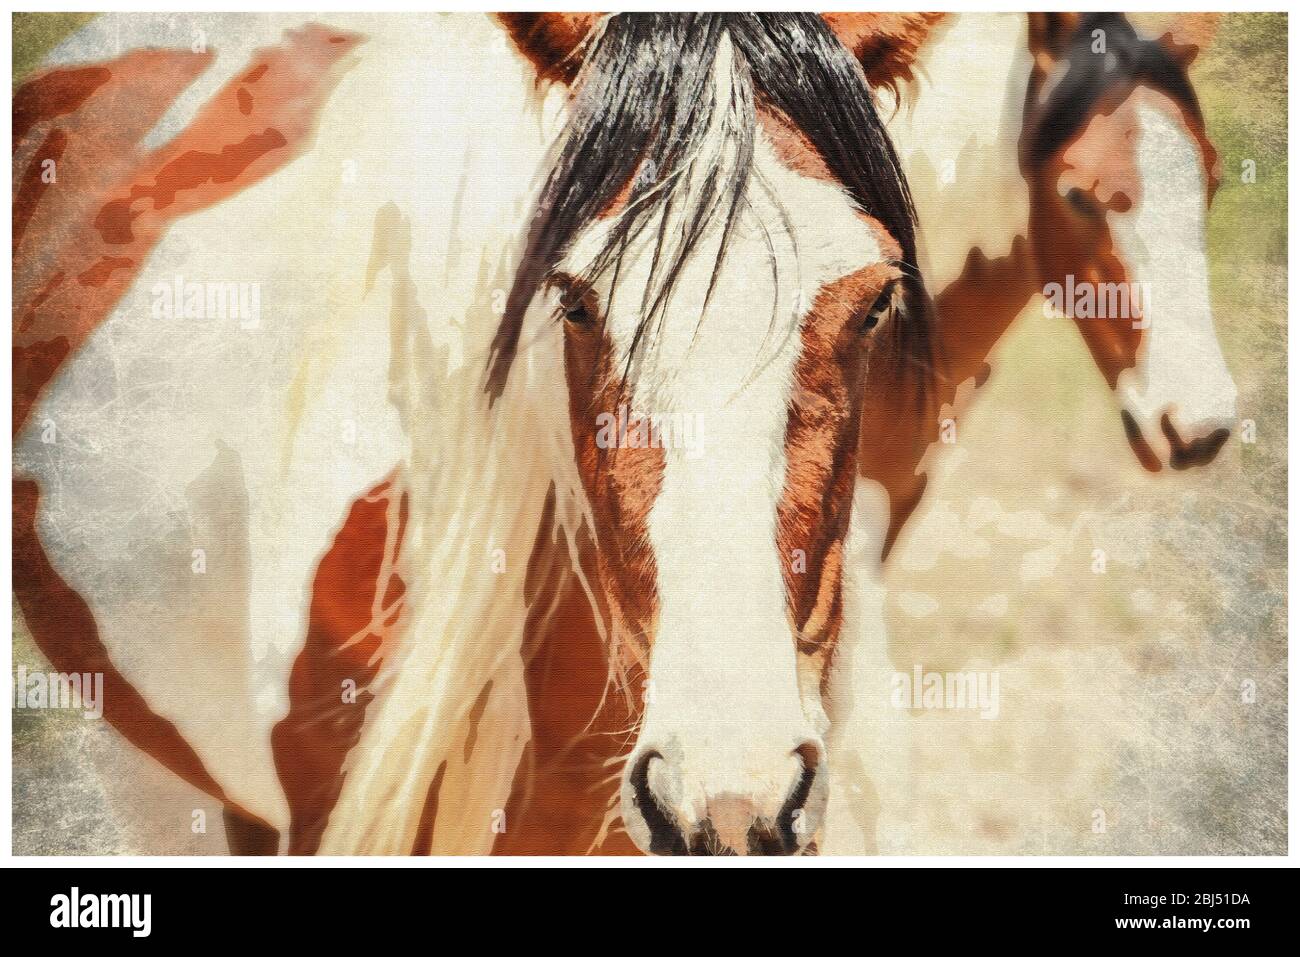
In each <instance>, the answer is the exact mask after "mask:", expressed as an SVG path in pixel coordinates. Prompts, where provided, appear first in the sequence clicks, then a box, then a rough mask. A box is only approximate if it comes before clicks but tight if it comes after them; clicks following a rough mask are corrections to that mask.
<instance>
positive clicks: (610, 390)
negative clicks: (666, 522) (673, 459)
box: [557, 277, 664, 665]
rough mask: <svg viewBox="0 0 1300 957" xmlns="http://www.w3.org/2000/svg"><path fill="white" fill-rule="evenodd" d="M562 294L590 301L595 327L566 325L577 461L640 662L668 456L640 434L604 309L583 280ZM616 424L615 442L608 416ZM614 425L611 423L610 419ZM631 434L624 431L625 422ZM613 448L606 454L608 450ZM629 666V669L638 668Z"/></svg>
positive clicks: (616, 622) (615, 610)
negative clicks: (654, 518) (653, 527)
mask: <svg viewBox="0 0 1300 957" xmlns="http://www.w3.org/2000/svg"><path fill="white" fill-rule="evenodd" d="M557 282H559V283H560V284H561V286H562V287H563V288H562V289H561V295H562V296H576V297H580V298H582V299H583V300H584V301H585V304H586V305H585V308H586V311H587V315H588V316H589V322H587V323H586V324H584V325H582V326H578V325H575V324H574V323H571V322H568V321H564V373H565V381H566V382H567V384H568V388H569V422H570V427H571V430H572V434H573V447H574V456H575V460H576V463H577V466H578V475H579V477H580V478H581V480H582V485H583V489H584V490H585V491H586V493H587V498H588V500H589V501H590V503H591V507H592V512H593V514H594V518H595V523H596V544H597V564H598V568H599V573H600V574H599V578H600V581H601V583H602V585H603V586H604V590H605V594H606V597H607V599H608V600H609V603H610V609H609V610H610V616H611V625H612V628H613V631H614V634H615V635H617V636H619V638H618V640H617V641H616V642H615V644H616V646H617V649H618V650H619V651H620V652H621V653H623V654H627V655H630V656H631V659H637V658H639V657H641V656H643V655H644V653H645V652H646V651H648V648H649V638H648V636H649V635H651V634H653V630H654V624H655V620H656V618H657V617H658V612H659V597H658V572H657V569H656V567H655V558H654V553H653V551H652V550H651V548H650V541H649V520H650V509H651V508H652V507H653V505H654V501H655V499H656V498H657V497H658V495H659V490H660V488H661V487H662V484H663V473H664V450H663V449H662V448H661V447H658V444H657V443H656V442H654V437H653V435H649V439H650V442H649V444H646V443H644V442H643V439H644V438H646V436H647V434H648V429H649V427H648V425H647V426H646V432H644V433H643V432H642V431H641V430H640V429H638V428H637V425H638V418H637V416H638V413H639V411H640V410H637V409H635V408H634V407H633V404H632V397H631V393H630V389H629V385H630V383H628V382H626V381H624V376H623V370H622V369H619V368H616V367H615V365H614V359H613V354H612V353H613V345H612V343H611V342H610V339H609V337H608V335H606V333H605V330H604V324H603V320H602V319H601V317H600V303H599V302H598V301H597V297H596V295H595V293H594V291H592V290H591V289H589V288H586V289H584V288H582V287H581V286H580V285H579V281H577V280H574V279H571V278H569V277H560V278H559V279H558V280H557ZM604 416H611V417H612V419H613V421H614V423H615V430H616V432H615V434H614V435H613V436H612V437H613V439H614V441H613V442H612V443H609V442H601V441H599V440H600V439H601V438H602V436H603V437H605V438H609V437H610V436H609V433H608V427H607V425H605V424H604V423H603V422H602V417H604ZM605 421H607V420H605ZM624 423H626V426H627V431H626V433H622V432H621V429H622V428H623V424H624ZM602 444H604V445H607V446H611V447H606V448H601V445H602ZM632 663H634V661H632V660H629V661H628V662H626V664H629V665H630V664H632Z"/></svg>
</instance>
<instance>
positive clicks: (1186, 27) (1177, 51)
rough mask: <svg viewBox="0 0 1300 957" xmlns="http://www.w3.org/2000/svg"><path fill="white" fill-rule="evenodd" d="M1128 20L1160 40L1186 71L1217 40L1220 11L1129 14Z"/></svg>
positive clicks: (1221, 15) (1141, 30)
mask: <svg viewBox="0 0 1300 957" xmlns="http://www.w3.org/2000/svg"><path fill="white" fill-rule="evenodd" d="M1127 16H1128V19H1129V22H1130V23H1132V24H1133V26H1134V28H1135V29H1137V30H1138V32H1139V33H1141V34H1142V35H1143V36H1147V37H1155V38H1158V39H1157V41H1156V42H1158V43H1159V44H1160V45H1161V46H1162V47H1164V48H1165V50H1166V51H1167V52H1168V53H1169V55H1170V56H1171V57H1173V58H1174V60H1175V61H1176V62H1177V63H1178V64H1179V65H1180V66H1181V67H1182V68H1183V69H1184V70H1185V69H1187V68H1188V67H1189V66H1191V65H1192V61H1193V60H1195V59H1196V57H1197V55H1198V54H1199V53H1200V52H1201V51H1202V50H1204V49H1205V48H1206V47H1208V46H1209V45H1210V44H1211V43H1212V42H1213V41H1214V35H1215V34H1216V33H1217V32H1218V29H1219V20H1220V19H1222V17H1223V14H1221V13H1178V14H1169V13H1130V14H1128V15H1127Z"/></svg>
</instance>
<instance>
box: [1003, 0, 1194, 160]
mask: <svg viewBox="0 0 1300 957" xmlns="http://www.w3.org/2000/svg"><path fill="white" fill-rule="evenodd" d="M1095 30H1101V31H1103V32H1104V35H1105V42H1106V49H1105V52H1104V53H1094V52H1093V51H1092V44H1093V38H1092V34H1093V31H1095ZM1061 60H1062V62H1063V63H1064V64H1065V65H1066V66H1065V73H1064V74H1063V75H1062V77H1061V79H1060V81H1059V82H1057V84H1056V86H1054V87H1053V88H1052V90H1051V92H1050V93H1049V94H1048V97H1047V102H1045V103H1043V104H1042V105H1039V106H1034V105H1032V104H1031V107H1030V109H1028V110H1027V111H1026V113H1027V117H1028V120H1027V129H1026V137H1025V140H1024V143H1023V145H1022V148H1021V156H1022V162H1025V163H1027V164H1028V165H1027V167H1026V168H1028V169H1036V168H1038V167H1040V166H1041V165H1042V164H1044V163H1046V162H1047V161H1048V160H1050V159H1051V158H1052V157H1053V156H1055V155H1056V154H1057V152H1058V151H1059V150H1060V149H1061V148H1062V147H1063V146H1065V144H1066V143H1068V142H1069V141H1070V140H1071V139H1073V138H1074V137H1075V136H1076V135H1077V134H1078V133H1080V132H1081V131H1082V129H1083V126H1084V124H1085V123H1087V122H1088V120H1090V119H1091V118H1092V117H1093V116H1095V115H1096V114H1097V113H1099V112H1101V113H1104V112H1107V111H1108V110H1110V109H1113V108H1114V107H1115V106H1118V105H1119V104H1120V103H1122V102H1123V101H1124V100H1125V99H1127V98H1128V96H1129V95H1130V94H1131V93H1132V91H1133V90H1134V88H1136V87H1138V86H1146V87H1150V88H1151V89H1154V90H1158V91H1160V92H1161V93H1164V94H1165V95H1166V96H1168V97H1169V98H1170V99H1172V100H1173V101H1174V102H1175V103H1177V104H1178V106H1179V107H1181V108H1182V109H1183V110H1185V111H1186V112H1187V115H1188V116H1189V117H1190V118H1191V119H1193V120H1195V121H1196V122H1197V123H1200V122H1201V107H1200V104H1199V103H1198V102H1197V99H1196V91H1195V90H1193V89H1192V85H1191V83H1190V82H1189V81H1188V79H1187V74H1186V72H1185V71H1184V69H1183V67H1182V66H1181V65H1180V64H1179V63H1178V62H1177V61H1176V60H1175V59H1174V58H1173V56H1172V55H1171V54H1170V53H1169V51H1168V50H1166V49H1165V48H1164V46H1162V45H1161V44H1160V43H1158V42H1157V41H1155V40H1145V39H1143V38H1142V37H1141V36H1139V35H1138V33H1137V31H1136V30H1134V29H1133V25H1132V24H1131V23H1129V22H1128V20H1127V19H1125V17H1124V15H1123V14H1121V13H1090V14H1087V15H1085V16H1084V17H1082V18H1081V19H1080V21H1079V25H1078V27H1077V28H1076V29H1075V31H1074V34H1073V35H1072V36H1071V37H1070V39H1069V41H1068V44H1067V46H1066V50H1065V53H1064V55H1063V56H1062V58H1061ZM1030 92H1031V95H1032V93H1033V92H1034V91H1033V90H1032V89H1031V91H1030Z"/></svg>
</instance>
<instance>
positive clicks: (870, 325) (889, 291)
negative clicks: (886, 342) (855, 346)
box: [858, 283, 894, 332]
mask: <svg viewBox="0 0 1300 957" xmlns="http://www.w3.org/2000/svg"><path fill="white" fill-rule="evenodd" d="M893 304H894V286H893V284H892V283H891V284H890V285H888V286H886V287H885V288H884V289H883V290H882V291H881V293H880V295H879V296H877V297H876V301H875V302H874V303H872V305H871V308H870V309H868V310H867V315H866V317H865V318H863V320H862V324H861V325H859V326H858V331H859V332H870V331H871V330H872V329H874V328H876V326H878V325H880V320H881V319H882V318H884V316H885V315H886V313H888V312H889V310H890V308H891V307H892V306H893Z"/></svg>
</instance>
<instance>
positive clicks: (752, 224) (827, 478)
mask: <svg viewBox="0 0 1300 957" xmlns="http://www.w3.org/2000/svg"><path fill="white" fill-rule="evenodd" d="M756 146H757V149H756V159H755V168H754V176H753V180H752V182H753V183H755V184H756V183H757V182H758V181H760V180H761V181H762V182H763V183H766V184H767V185H768V186H769V187H771V188H770V190H759V189H756V188H755V189H751V191H750V195H749V204H748V211H747V212H746V213H745V214H743V216H742V218H741V220H740V221H739V222H738V223H737V226H736V228H735V230H734V232H733V234H732V236H731V238H730V241H729V244H728V248H727V251H726V255H725V256H724V257H723V259H722V260H721V263H720V266H719V268H718V272H717V274H716V278H715V275H714V269H715V264H717V263H718V262H719V261H718V258H717V255H718V248H717V245H716V244H717V236H716V235H714V234H708V235H706V237H705V239H704V240H703V241H702V242H701V243H700V244H699V247H698V248H697V250H696V251H695V252H694V253H693V254H692V255H690V256H689V257H688V258H687V260H686V261H685V262H684V263H683V266H682V269H681V272H680V275H679V277H678V279H677V282H676V284H675V287H674V292H673V294H672V297H671V300H670V301H669V303H668V306H667V308H666V309H665V310H664V312H663V315H662V318H661V320H659V321H657V322H656V323H655V324H654V325H652V326H650V327H648V328H647V327H646V325H645V324H644V302H645V300H646V297H647V287H648V286H649V284H650V281H651V280H650V277H651V274H652V272H653V271H654V269H655V255H656V245H655V242H654V241H653V236H655V235H658V233H659V227H660V226H661V225H662V226H663V228H664V229H666V230H670V231H671V230H676V229H678V228H680V224H679V223H678V222H676V221H674V219H673V213H672V212H671V210H666V211H665V213H664V214H663V215H665V216H667V221H666V222H662V223H654V224H652V228H651V229H649V230H647V231H646V239H645V241H643V242H640V243H637V244H634V245H633V246H632V247H631V248H630V249H628V250H627V252H626V253H625V254H624V256H623V258H622V260H621V262H620V265H619V268H618V270H617V276H615V275H614V274H613V270H607V271H605V272H604V273H602V274H601V275H600V277H599V278H598V279H597V280H596V281H595V282H593V283H592V284H591V285H588V286H583V285H580V284H578V283H577V282H576V280H574V279H572V278H570V277H573V276H580V275H584V274H586V273H587V272H589V268H588V265H589V260H590V257H591V256H593V255H595V254H596V251H598V250H600V249H602V248H603V247H604V245H605V239H606V238H605V236H603V235H602V232H603V228H604V227H603V226H601V225H597V226H596V227H594V228H593V229H590V230H588V231H587V233H586V234H584V235H582V236H580V237H579V238H578V240H577V241H576V242H575V243H574V245H573V247H572V249H571V250H570V252H569V254H568V255H567V256H566V257H565V259H564V261H563V262H562V263H561V264H560V269H559V270H558V271H557V274H556V276H557V278H556V279H555V280H553V282H552V285H553V286H554V287H555V288H554V292H553V296H554V303H555V305H556V308H557V310H558V311H559V313H560V314H561V316H562V317H563V318H562V320H561V321H562V322H563V330H564V331H563V336H564V360H565V371H566V379H567V383H568V388H569V410H570V419H571V426H572V435H573V441H574V446H575V450H576V457H577V463H578V469H579V473H580V475H581V479H582V483H583V486H584V488H585V491H586V493H587V496H588V498H589V500H590V502H591V506H592V511H593V514H594V519H595V524H596V537H597V542H598V546H599V547H598V554H599V561H598V569H599V577H600V581H601V585H602V590H603V593H604V595H605V597H606V599H607V605H608V608H609V611H610V618H611V625H612V631H613V641H614V643H615V646H616V647H618V648H621V649H623V650H624V651H625V652H626V653H628V654H630V656H631V657H633V658H634V659H635V660H636V663H637V664H638V665H639V668H640V669H641V670H643V673H644V678H645V691H644V720H643V724H642V728H641V731H640V735H639V738H638V740H637V744H636V747H635V750H634V752H633V754H632V755H631V756H630V758H629V760H628V762H627V767H626V771H625V774H624V784H623V810H624V818H625V821H626V823H627V827H628V830H629V832H630V833H631V835H632V837H633V838H634V840H636V842H637V843H638V845H639V846H641V847H642V848H643V849H645V850H647V851H655V852H671V851H684V850H687V849H692V850H704V851H719V850H729V851H736V852H739V853H747V852H751V851H760V852H768V851H784V852H787V853H788V852H791V851H794V850H796V849H797V848H799V847H802V846H804V845H805V844H806V843H807V842H808V841H809V840H811V838H812V835H813V832H814V831H815V829H816V827H817V824H818V821H819V819H820V816H821V810H822V807H823V805H824V802H825V795H826V783H825V781H826V775H825V773H824V747H823V742H822V739H823V735H824V733H825V730H826V726H827V718H826V713H825V710H824V708H823V704H822V689H823V686H824V679H825V677H826V668H827V664H828V662H829V660H830V656H831V651H832V648H833V646H834V643H835V639H836V636H837V633H838V629H839V616H840V585H841V549H842V544H843V539H844V535H845V532H846V530H847V527H848V518H849V508H850V502H851V499H852V493H853V486H854V472H855V461H856V451H857V423H858V416H859V412H860V397H861V395H862V387H861V382H862V378H863V376H864V375H865V374H866V367H867V353H868V351H869V349H870V347H871V343H872V341H873V337H875V336H877V335H880V334H881V333H882V332H883V330H884V327H885V326H886V325H887V324H888V323H889V322H890V321H891V319H892V315H891V313H892V304H893V296H894V295H895V291H896V288H897V282H898V279H899V275H900V274H899V271H898V269H897V267H896V266H895V265H893V264H892V260H894V259H896V258H897V248H896V247H895V246H894V243H893V241H892V239H891V238H890V237H889V236H888V235H887V234H886V233H885V232H884V230H883V229H882V228H881V227H880V226H879V225H878V224H877V223H876V222H875V221H874V220H871V219H869V218H868V217H865V216H863V215H862V214H860V213H858V212H857V211H855V209H854V208H853V206H852V205H851V204H850V202H849V201H848V199H847V197H846V196H845V195H844V194H843V192H842V191H841V190H839V189H838V188H837V187H836V186H834V185H833V184H831V183H829V182H825V181H822V180H820V179H818V178H814V177H810V176H805V175H801V174H800V173H798V172H795V171H794V170H792V169H791V168H789V166H787V165H786V163H784V162H782V160H780V159H778V158H777V155H776V152H775V150H774V149H773V147H772V145H771V143H770V141H769V140H768V139H767V138H766V137H760V138H759V141H758V143H757V144H756ZM772 197H779V200H776V199H773V198H772ZM689 207H690V204H689V203H680V204H676V208H681V209H689ZM615 215H616V214H615ZM612 219H613V216H611V217H610V218H609V219H608V220H606V222H611V221H612ZM710 286H712V293H711V294H710V293H709V289H710Z"/></svg>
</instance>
